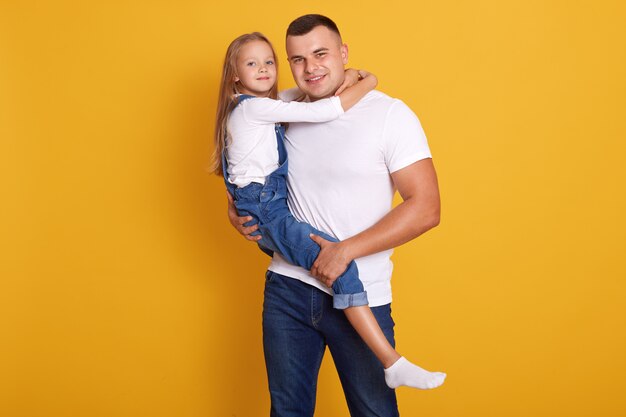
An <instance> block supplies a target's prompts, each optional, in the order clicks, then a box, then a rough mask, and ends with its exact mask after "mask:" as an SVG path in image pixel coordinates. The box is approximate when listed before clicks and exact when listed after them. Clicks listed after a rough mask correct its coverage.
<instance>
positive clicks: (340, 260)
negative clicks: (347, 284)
mask: <svg viewBox="0 0 626 417" xmlns="http://www.w3.org/2000/svg"><path fill="white" fill-rule="evenodd" d="M310 237H311V239H312V240H313V241H314V242H315V243H317V244H318V245H319V246H320V249H321V251H320V254H319V255H318V256H317V259H316V260H315V262H314V263H313V266H312V267H311V275H313V276H314V277H315V278H317V279H319V280H320V281H321V282H322V283H323V284H324V285H326V286H327V287H329V288H330V287H332V285H333V283H334V282H335V280H336V279H337V278H338V277H339V275H341V274H343V273H344V271H345V270H346V268H348V265H349V264H350V262H351V261H352V259H350V258H349V257H348V254H347V251H346V248H345V246H344V245H342V242H331V241H329V240H326V239H324V238H323V237H321V236H318V235H313V234H311V235H310Z"/></svg>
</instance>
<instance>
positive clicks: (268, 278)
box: [265, 269, 275, 283]
mask: <svg viewBox="0 0 626 417" xmlns="http://www.w3.org/2000/svg"><path fill="white" fill-rule="evenodd" d="M274 275H275V274H274V273H273V272H272V271H270V270H269V269H268V270H267V271H265V282H268V283H269V282H272V281H273V280H274Z"/></svg>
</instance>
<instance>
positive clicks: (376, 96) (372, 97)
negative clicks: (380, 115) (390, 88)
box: [363, 90, 407, 109]
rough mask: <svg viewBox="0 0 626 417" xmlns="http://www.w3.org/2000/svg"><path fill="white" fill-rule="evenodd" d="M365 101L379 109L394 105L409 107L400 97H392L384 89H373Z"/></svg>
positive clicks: (389, 107)
mask: <svg viewBox="0 0 626 417" xmlns="http://www.w3.org/2000/svg"><path fill="white" fill-rule="evenodd" d="M363 103H364V104H367V105H369V106H373V107H377V108H378V109H381V108H387V109H391V108H393V107H407V106H406V104H404V102H403V101H402V100H400V99H398V98H394V97H391V96H389V95H387V94H385V93H383V92H382V91H379V90H372V91H370V92H369V93H367V95H366V96H365V97H364V99H363Z"/></svg>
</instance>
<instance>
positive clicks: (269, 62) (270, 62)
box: [266, 59, 274, 65]
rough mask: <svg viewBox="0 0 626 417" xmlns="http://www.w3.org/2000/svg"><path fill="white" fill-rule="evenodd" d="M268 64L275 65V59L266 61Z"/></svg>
mask: <svg viewBox="0 0 626 417" xmlns="http://www.w3.org/2000/svg"><path fill="white" fill-rule="evenodd" d="M266 64H267V65H274V61H272V60H271V59H270V60H269V61H267V62H266Z"/></svg>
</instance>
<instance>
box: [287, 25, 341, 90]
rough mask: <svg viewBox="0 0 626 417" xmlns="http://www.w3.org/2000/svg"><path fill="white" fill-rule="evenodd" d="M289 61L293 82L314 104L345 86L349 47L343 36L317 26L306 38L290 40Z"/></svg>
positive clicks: (297, 37)
mask: <svg viewBox="0 0 626 417" xmlns="http://www.w3.org/2000/svg"><path fill="white" fill-rule="evenodd" d="M287 57H288V59H289V65H290V67H291V73H292V74H293V79H294V80H295V81H296V84H298V87H299V88H300V90H302V91H303V92H304V93H305V94H306V95H308V96H309V98H310V99H311V100H313V101H314V100H319V99H320V98H326V97H330V96H332V95H333V94H335V91H337V88H339V86H340V85H341V83H343V79H344V65H345V64H347V63H348V46H347V45H345V44H342V43H341V38H340V37H339V35H337V34H336V33H334V32H333V31H331V30H330V29H328V28H327V27H325V26H317V27H315V28H314V29H313V30H312V31H310V32H309V33H307V34H306V35H302V36H287Z"/></svg>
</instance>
